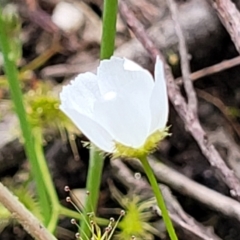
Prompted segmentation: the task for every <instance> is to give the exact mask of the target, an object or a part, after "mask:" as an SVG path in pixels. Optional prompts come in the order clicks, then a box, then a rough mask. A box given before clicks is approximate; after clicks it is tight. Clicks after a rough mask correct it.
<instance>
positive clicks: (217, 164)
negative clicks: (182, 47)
mask: <svg viewBox="0 0 240 240" xmlns="http://www.w3.org/2000/svg"><path fill="white" fill-rule="evenodd" d="M119 9H120V12H121V14H122V15H123V19H125V20H126V22H127V24H128V26H129V27H130V29H131V30H132V31H133V33H134V34H135V36H136V37H137V39H138V40H139V41H140V42H141V43H142V45H143V46H144V48H145V49H146V50H147V51H148V52H149V54H150V56H151V58H152V60H153V61H155V59H156V57H157V56H159V57H160V58H161V59H162V61H163V63H164V70H165V76H166V80H167V88H168V96H169V98H170V101H171V103H172V104H173V106H174V108H175V109H176V111H177V112H178V114H179V116H180V117H181V119H182V120H183V122H184V123H185V126H186V128H187V129H188V131H189V132H190V133H191V135H192V136H193V138H194V139H195V140H196V142H197V143H198V145H199V147H200V149H201V151H202V153H203V154H204V155H205V157H206V158H207V160H208V161H209V163H210V164H211V166H212V167H214V168H216V169H217V171H218V172H219V174H220V176H221V177H222V180H223V181H224V182H225V183H226V184H227V186H228V187H229V188H230V194H231V195H232V196H233V197H235V198H236V199H238V200H239V201H240V181H239V179H238V178H237V177H236V175H235V174H234V172H233V170H231V169H229V168H228V166H227V165H226V163H225V162H224V160H223V159H222V157H221V156H220V154H219V153H218V152H217V150H216V148H215V147H214V146H213V145H212V144H211V143H210V142H209V141H208V137H207V134H206V132H205V131H204V130H203V128H202V126H201V125H200V123H199V120H198V119H197V118H196V117H194V114H193V112H192V111H191V109H188V107H187V104H186V101H185V99H184V98H183V96H182V94H181V93H180V91H179V87H178V86H177V85H176V83H175V81H174V78H173V75H172V72H171V69H170V67H169V65H168V64H167V63H166V61H165V59H164V57H163V54H162V53H160V51H159V50H158V49H157V48H156V47H155V45H154V44H153V42H152V40H151V39H150V38H149V36H148V35H147V34H146V31H145V30H144V28H143V26H142V24H141V23H140V22H139V21H138V20H137V19H136V18H135V16H134V15H133V13H132V12H131V10H129V8H128V7H127V6H126V4H125V3H124V2H123V1H120V3H119Z"/></svg>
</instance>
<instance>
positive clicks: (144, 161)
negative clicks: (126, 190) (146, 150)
mask: <svg viewBox="0 0 240 240" xmlns="http://www.w3.org/2000/svg"><path fill="white" fill-rule="evenodd" d="M139 159H140V161H141V163H142V165H143V168H144V171H145V173H146V175H147V177H148V180H149V182H150V184H151V186H152V190H153V192H154V195H155V197H156V199H157V203H158V206H159V208H160V210H161V212H162V217H163V220H164V223H165V225H166V228H167V231H168V234H169V236H170V238H171V240H178V237H177V235H176V233H175V229H174V227H173V224H172V221H171V219H170V217H169V214H168V210H167V207H166V205H165V203H164V199H163V196H162V193H161V189H160V188H159V186H158V183H157V181H156V178H155V176H154V173H153V171H152V168H151V166H150V165H149V162H148V160H147V156H143V157H142V158H139Z"/></svg>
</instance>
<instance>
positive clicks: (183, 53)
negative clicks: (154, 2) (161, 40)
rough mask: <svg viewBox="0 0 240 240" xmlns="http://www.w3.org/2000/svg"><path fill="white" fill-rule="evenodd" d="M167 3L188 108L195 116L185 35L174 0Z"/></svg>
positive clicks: (193, 91)
mask: <svg viewBox="0 0 240 240" xmlns="http://www.w3.org/2000/svg"><path fill="white" fill-rule="evenodd" d="M167 3H168V7H169V9H170V12H171V15H172V20H173V23H174V27H175V31H176V35H177V37H178V43H179V47H178V49H179V54H180V60H181V71H182V79H183V85H184V89H185V91H186V95H187V100H188V101H187V103H188V108H190V109H191V110H192V112H193V113H194V114H195V116H196V117H197V97H196V93H195V90H194V87H193V83H192V81H191V78H190V72H191V70H190V66H189V59H188V58H189V55H188V50H187V44H186V41H185V37H184V34H183V31H182V28H181V26H180V24H179V17H178V10H177V4H176V3H175V1H174V0H167Z"/></svg>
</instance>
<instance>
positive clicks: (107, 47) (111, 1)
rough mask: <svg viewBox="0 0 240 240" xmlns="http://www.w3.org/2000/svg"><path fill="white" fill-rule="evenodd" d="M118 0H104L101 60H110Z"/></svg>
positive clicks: (113, 42)
mask: <svg viewBox="0 0 240 240" xmlns="http://www.w3.org/2000/svg"><path fill="white" fill-rule="evenodd" d="M117 10H118V0H104V5H103V32H102V41H101V53H100V58H101V59H107V58H110V57H111V56H112V55H113V52H114V47H115V35H116V22H117Z"/></svg>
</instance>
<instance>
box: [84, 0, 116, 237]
mask: <svg viewBox="0 0 240 240" xmlns="http://www.w3.org/2000/svg"><path fill="white" fill-rule="evenodd" d="M117 9H118V0H104V6H103V31H102V32H103V33H102V41H101V53H100V58H101V59H107V58H110V57H111V56H112V55H113V52H114V46H115V34H116V21H117ZM89 161H90V163H89V170H88V176H87V189H88V191H89V192H90V195H89V197H88V198H87V200H86V203H85V209H84V210H85V211H84V214H85V216H86V214H87V213H88V212H94V213H95V212H96V208H97V202H98V198H99V187H100V182H101V176H102V169H103V164H104V158H103V156H101V155H100V154H99V152H98V151H96V149H95V147H94V146H93V145H92V147H91V152H90V160H89ZM81 232H84V233H85V235H86V236H90V229H89V227H88V224H87V222H86V221H82V222H81Z"/></svg>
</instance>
